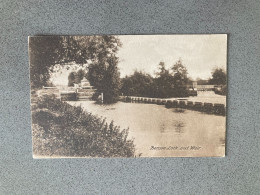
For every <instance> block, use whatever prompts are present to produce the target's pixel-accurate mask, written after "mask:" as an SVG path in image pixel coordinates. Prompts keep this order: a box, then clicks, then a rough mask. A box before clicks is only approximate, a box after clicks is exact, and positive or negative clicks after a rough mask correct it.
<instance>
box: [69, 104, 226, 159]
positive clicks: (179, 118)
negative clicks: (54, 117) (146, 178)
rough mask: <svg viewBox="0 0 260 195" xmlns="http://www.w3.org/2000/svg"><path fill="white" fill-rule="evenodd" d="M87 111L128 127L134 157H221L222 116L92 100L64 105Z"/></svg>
mask: <svg viewBox="0 0 260 195" xmlns="http://www.w3.org/2000/svg"><path fill="white" fill-rule="evenodd" d="M68 103H69V104H71V105H74V106H82V107H83V108H84V109H85V110H86V111H87V112H91V113H92V114H94V115H97V116H99V117H103V118H106V119H107V121H108V122H110V121H112V120H113V121H114V123H115V125H117V126H120V127H121V129H123V128H129V138H134V143H135V145H136V155H139V154H141V157H170V156H179V157H187V156H224V154H225V128H226V117H224V116H217V115H211V114H205V113H200V112H197V111H192V110H184V109H183V110H180V109H177V110H176V109H174V108H171V109H167V108H165V107H164V106H162V105H156V104H140V103H125V102H118V103H116V104H113V105H98V104H95V102H94V101H77V102H68Z"/></svg>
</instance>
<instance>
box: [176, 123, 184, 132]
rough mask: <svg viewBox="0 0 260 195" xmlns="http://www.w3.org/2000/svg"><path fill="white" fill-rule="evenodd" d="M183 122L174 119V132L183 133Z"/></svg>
mask: <svg viewBox="0 0 260 195" xmlns="http://www.w3.org/2000/svg"><path fill="white" fill-rule="evenodd" d="M184 126H185V125H184V123H183V122H182V121H175V124H174V127H175V132H176V133H179V134H180V133H183V132H184Z"/></svg>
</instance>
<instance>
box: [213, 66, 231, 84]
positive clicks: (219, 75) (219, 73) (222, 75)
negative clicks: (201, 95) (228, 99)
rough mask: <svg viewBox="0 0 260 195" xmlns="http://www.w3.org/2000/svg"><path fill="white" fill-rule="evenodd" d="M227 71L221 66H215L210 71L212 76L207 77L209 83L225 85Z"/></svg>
mask: <svg viewBox="0 0 260 195" xmlns="http://www.w3.org/2000/svg"><path fill="white" fill-rule="evenodd" d="M226 83H227V73H226V72H225V71H224V70H223V69H222V68H215V69H214V70H213V71H212V78H211V79H209V84H211V85H226Z"/></svg>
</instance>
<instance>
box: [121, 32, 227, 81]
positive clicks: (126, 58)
mask: <svg viewBox="0 0 260 195" xmlns="http://www.w3.org/2000/svg"><path fill="white" fill-rule="evenodd" d="M119 39H120V40H121V42H122V44H123V46H122V48H120V49H119V52H118V56H119V60H120V61H119V64H118V66H119V68H120V73H121V77H124V76H125V75H131V74H132V73H133V72H134V70H135V69H137V70H142V71H144V72H147V73H150V74H152V75H153V74H154V72H155V71H157V70H158V64H159V63H160V62H161V61H163V62H165V65H166V67H168V68H169V67H171V66H173V65H174V64H175V63H176V62H177V61H178V60H179V59H181V60H182V62H183V64H184V65H185V66H186V68H187V70H188V73H189V75H188V76H189V77H191V78H193V79H196V78H198V77H200V78H202V79H207V78H209V77H210V76H211V72H212V69H213V68H215V67H220V68H224V69H225V70H226V64H227V62H226V56H227V36H226V35H225V34H218V35H134V36H131V35H124V36H119Z"/></svg>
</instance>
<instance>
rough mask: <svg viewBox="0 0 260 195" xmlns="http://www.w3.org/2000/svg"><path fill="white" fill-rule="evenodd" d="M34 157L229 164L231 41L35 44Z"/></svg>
mask: <svg viewBox="0 0 260 195" xmlns="http://www.w3.org/2000/svg"><path fill="white" fill-rule="evenodd" d="M29 63H30V84H31V114H32V143H33V157H34V158H96V157H99V158H115V157H117V158H124V157H128V158H131V157H224V156H225V140H226V95H227V35H226V34H183V35H179V34H173V35H91V36H30V37H29Z"/></svg>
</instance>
